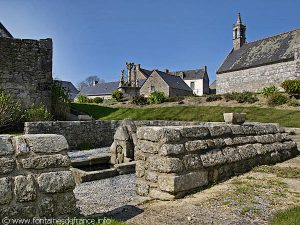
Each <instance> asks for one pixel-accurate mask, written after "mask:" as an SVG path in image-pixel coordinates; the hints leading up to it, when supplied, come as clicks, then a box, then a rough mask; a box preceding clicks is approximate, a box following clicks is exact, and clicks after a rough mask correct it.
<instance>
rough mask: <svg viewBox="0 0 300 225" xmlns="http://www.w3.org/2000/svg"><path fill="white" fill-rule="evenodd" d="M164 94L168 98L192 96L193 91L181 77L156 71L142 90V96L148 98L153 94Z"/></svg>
mask: <svg viewBox="0 0 300 225" xmlns="http://www.w3.org/2000/svg"><path fill="white" fill-rule="evenodd" d="M154 91H160V92H163V93H164V94H165V95H166V96H167V97H173V96H190V95H193V90H192V89H191V88H190V87H189V86H188V85H187V84H186V83H185V82H184V81H183V79H182V78H181V77H180V76H176V75H172V74H168V73H165V72H162V71H159V70H154V71H153V72H152V73H151V75H150V76H149V77H148V79H147V80H146V81H145V83H144V84H143V86H142V87H141V89H140V94H141V95H144V96H146V97H148V96H149V95H150V94H151V93H152V92H154Z"/></svg>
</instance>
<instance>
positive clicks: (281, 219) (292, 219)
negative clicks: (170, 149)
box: [271, 206, 300, 225]
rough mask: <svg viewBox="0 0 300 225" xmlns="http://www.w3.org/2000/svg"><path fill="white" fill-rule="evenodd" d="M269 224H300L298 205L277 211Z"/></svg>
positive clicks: (299, 207)
mask: <svg viewBox="0 0 300 225" xmlns="http://www.w3.org/2000/svg"><path fill="white" fill-rule="evenodd" d="M271 225H300V206H297V207H295V208H292V209H288V210H286V211H283V212H279V213H277V214H276V215H275V216H274V217H273V218H272V221H271Z"/></svg>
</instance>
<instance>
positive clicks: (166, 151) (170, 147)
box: [159, 144, 185, 156]
mask: <svg viewBox="0 0 300 225" xmlns="http://www.w3.org/2000/svg"><path fill="white" fill-rule="evenodd" d="M184 151H185V149H184V145H183V144H164V145H162V146H161V147H160V148H159V154H160V155H162V156H170V155H180V154H183V153H184Z"/></svg>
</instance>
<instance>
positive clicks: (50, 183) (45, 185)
mask: <svg viewBox="0 0 300 225" xmlns="http://www.w3.org/2000/svg"><path fill="white" fill-rule="evenodd" d="M37 182H38V185H39V188H40V190H41V191H42V192H45V193H56V192H65V191H66V190H73V188H74V187H75V180H74V178H73V176H72V173H71V172H70V171H58V172H49V173H42V174H41V175H40V176H39V177H38V179H37Z"/></svg>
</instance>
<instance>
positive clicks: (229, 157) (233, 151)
mask: <svg viewBox="0 0 300 225" xmlns="http://www.w3.org/2000/svg"><path fill="white" fill-rule="evenodd" d="M222 153H223V155H224V157H225V159H226V162H227V163H233V162H237V161H240V160H241V159H242V157H241V155H240V154H239V151H238V149H237V148H235V147H226V148H224V149H222Z"/></svg>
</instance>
